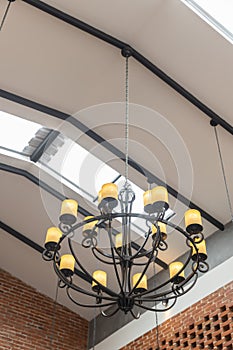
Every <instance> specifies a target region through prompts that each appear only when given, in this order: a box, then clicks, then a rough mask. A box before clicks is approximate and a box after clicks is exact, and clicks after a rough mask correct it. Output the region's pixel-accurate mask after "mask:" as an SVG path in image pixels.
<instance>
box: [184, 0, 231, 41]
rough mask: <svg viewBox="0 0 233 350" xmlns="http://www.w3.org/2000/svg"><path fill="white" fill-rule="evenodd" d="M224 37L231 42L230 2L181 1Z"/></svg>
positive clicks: (217, 0)
mask: <svg viewBox="0 0 233 350" xmlns="http://www.w3.org/2000/svg"><path fill="white" fill-rule="evenodd" d="M181 1H182V2H183V3H185V4H186V5H188V6H189V7H190V8H192V9H193V10H194V11H195V12H196V13H197V14H199V15H200V16H201V17H202V18H203V19H204V20H206V21H207V22H208V23H209V24H211V25H212V26H214V27H215V29H216V30H218V32H220V33H221V34H222V35H223V36H224V37H226V38H227V39H229V40H231V41H233V21H232V16H233V1H232V0H181Z"/></svg>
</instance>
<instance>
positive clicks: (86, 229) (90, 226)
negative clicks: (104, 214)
mask: <svg viewBox="0 0 233 350" xmlns="http://www.w3.org/2000/svg"><path fill="white" fill-rule="evenodd" d="M92 218H94V216H86V217H85V218H84V221H85V220H88V219H92ZM97 223H98V220H94V221H91V222H88V223H87V224H85V225H84V226H83V234H84V235H85V234H88V233H91V232H92V233H93V234H94V235H96V234H97V233H96V231H95V230H94V228H95V225H96V224H97Z"/></svg>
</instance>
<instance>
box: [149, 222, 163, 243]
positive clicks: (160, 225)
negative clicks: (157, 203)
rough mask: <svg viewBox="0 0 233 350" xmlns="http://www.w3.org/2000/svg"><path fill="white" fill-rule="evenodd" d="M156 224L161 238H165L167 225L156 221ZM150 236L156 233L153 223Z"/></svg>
mask: <svg viewBox="0 0 233 350" xmlns="http://www.w3.org/2000/svg"><path fill="white" fill-rule="evenodd" d="M158 226H159V229H160V232H161V235H162V239H163V240H165V239H167V225H166V224H164V223H163V222H158ZM151 230H152V237H153V236H154V235H155V234H156V232H157V228H156V226H155V225H152V228H151Z"/></svg>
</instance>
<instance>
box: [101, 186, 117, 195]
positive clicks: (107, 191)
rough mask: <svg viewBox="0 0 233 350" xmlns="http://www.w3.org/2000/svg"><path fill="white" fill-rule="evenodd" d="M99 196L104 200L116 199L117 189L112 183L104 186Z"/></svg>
mask: <svg viewBox="0 0 233 350" xmlns="http://www.w3.org/2000/svg"><path fill="white" fill-rule="evenodd" d="M101 196H102V199H104V198H114V199H118V187H117V185H116V184H114V183H107V184H104V185H103V186H102V188H101Z"/></svg>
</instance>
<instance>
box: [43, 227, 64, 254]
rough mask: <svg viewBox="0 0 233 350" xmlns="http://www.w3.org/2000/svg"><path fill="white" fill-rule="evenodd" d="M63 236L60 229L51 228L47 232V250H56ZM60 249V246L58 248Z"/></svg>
mask: <svg viewBox="0 0 233 350" xmlns="http://www.w3.org/2000/svg"><path fill="white" fill-rule="evenodd" d="M61 236H62V232H61V230H60V229H59V228H58V227H50V228H49V229H48V230H47V235H46V238H45V245H44V246H45V248H46V249H47V250H52V251H53V250H55V248H56V246H57V243H58V242H59V240H60V238H61ZM58 249H60V246H59V247H58Z"/></svg>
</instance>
